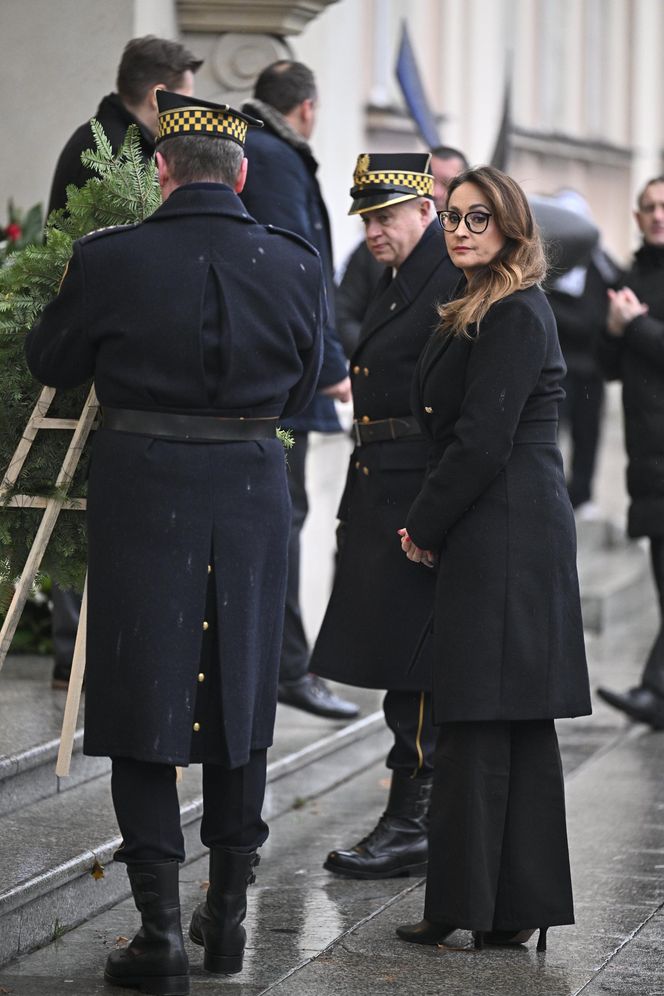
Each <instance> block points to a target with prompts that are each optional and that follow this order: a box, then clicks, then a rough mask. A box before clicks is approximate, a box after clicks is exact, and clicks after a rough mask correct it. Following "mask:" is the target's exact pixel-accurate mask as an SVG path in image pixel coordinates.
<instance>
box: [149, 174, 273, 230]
mask: <svg viewBox="0 0 664 996" xmlns="http://www.w3.org/2000/svg"><path fill="white" fill-rule="evenodd" d="M196 214H222V215H224V216H225V217H229V218H237V219H239V220H240V221H247V222H250V223H251V224H254V225H255V224H256V222H255V221H254V219H253V218H252V217H251V215H250V214H248V213H247V209H246V208H245V206H244V204H243V203H242V201H241V200H240V198H239V197H238V195H237V194H236V193H235V192H234V191H232V190H231V188H230V187H227V186H226V184H224V183H187V184H185V185H184V186H182V187H178V188H177V189H176V190H174V191H173V193H172V194H171V195H170V197H168V199H167V200H165V201H164V203H163V204H162V205H161V206H160V207H158V208H157V210H156V211H155V212H154V214H152V215H150V217H149V218H146V222H151V221H163V220H165V219H168V218H175V217H178V216H182V215H196Z"/></svg>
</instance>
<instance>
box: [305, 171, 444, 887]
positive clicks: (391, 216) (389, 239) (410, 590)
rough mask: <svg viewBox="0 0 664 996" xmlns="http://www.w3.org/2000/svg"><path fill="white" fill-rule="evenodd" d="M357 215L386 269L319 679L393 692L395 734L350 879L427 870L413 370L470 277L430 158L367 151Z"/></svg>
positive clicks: (348, 856)
mask: <svg viewBox="0 0 664 996" xmlns="http://www.w3.org/2000/svg"><path fill="white" fill-rule="evenodd" d="M354 180H355V184H354V186H353V188H352V190H351V196H352V198H353V206H352V208H351V211H350V213H351V214H358V215H359V216H360V217H361V218H362V221H363V222H364V225H365V234H366V241H367V245H368V247H369V250H370V251H371V253H372V255H373V257H374V258H375V259H376V260H377V261H378V262H379V263H380V264H381V266H382V276H381V278H380V280H379V282H378V285H377V287H376V290H375V293H374V296H373V298H372V300H371V303H370V305H369V308H368V311H367V313H366V315H365V318H364V322H363V324H362V328H361V331H360V337H359V341H358V343H357V345H356V347H355V349H354V351H353V354H352V356H351V380H352V383H353V407H354V412H355V421H354V424H353V437H354V439H355V443H356V447H355V450H354V452H353V454H352V456H351V459H350V465H349V469H348V477H347V481H346V489H345V491H344V494H343V497H342V499H341V504H340V507H339V512H338V517H339V520H340V523H341V525H340V530H339V540H340V542H339V558H338V563H337V571H336V576H335V580H334V587H333V590H332V595H331V597H330V602H329V605H328V607H327V611H326V613H325V618H324V619H323V624H322V626H321V630H320V633H319V634H318V639H317V640H316V645H315V647H314V650H313V653H312V656H311V666H312V668H313V670H314V671H315V672H316V673H317V674H321V675H323V677H325V678H332V679H334V680H336V681H344V682H347V683H348V684H350V685H358V686H360V687H364V688H381V689H386V695H385V699H384V704H383V709H384V712H385V721H386V723H387V725H388V727H389V729H390V732H391V733H392V735H393V745H392V748H391V750H390V753H389V755H388V757H387V767H388V769H389V770H390V771H391V773H392V783H391V788H390V794H389V799H388V803H387V808H386V811H385V813H384V814H383V816H382V817H381V819H380V821H379V822H378V825H377V826H376V827H375V829H374V830H373V831H372V832H371V833H370V834H369V835H368V836H367V837H365V838H364V839H363V840H361V841H360V842H359V843H357V844H356V845H355V846H354V847H351V848H349V849H348V850H335V851H332V852H331V853H330V854H329V855H328V856H327V860H326V862H325V867H326V868H327V869H329V871H332V872H335V873H336V874H339V875H346V876H349V877H352V878H366V879H373V878H390V877H395V876H402V875H415V874H421V873H422V872H423V870H424V869H425V867H426V862H427V816H428V808H429V797H430V793H431V779H432V770H433V749H434V744H435V739H436V734H435V727H434V725H433V717H432V715H431V660H430V658H429V655H428V651H427V649H426V646H425V648H424V649H423V652H422V653H421V654H420V655H419V658H418V662H417V666H416V667H414V668H413V669H410V668H409V664H410V661H411V659H412V658H413V656H414V652H415V650H416V646H417V643H418V640H419V638H420V635H421V634H422V633H423V632H424V631H425V628H426V625H427V622H428V620H429V618H430V616H431V612H432V608H433V595H434V587H435V577H434V572H433V571H431V570H427V569H426V568H425V567H421V566H420V565H415V564H412V563H410V561H406V563H405V564H404V563H403V561H404V559H405V558H403V557H402V558H400V557H399V554H400V553H401V551H400V549H399V548H398V543H397V549H396V550H395V545H394V544H395V537H396V536H397V530H398V529H399V528H401V526H402V525H403V523H402V522H401V521H400V520H401V519H403V520H404V521H405V515H406V514H407V512H408V509H409V508H410V505H411V503H412V502H413V500H414V499H415V497H416V495H417V494H418V492H419V490H420V487H421V485H422V480H423V478H424V471H425V467H426V464H427V459H428V456H429V446H428V443H427V441H426V440H425V439H424V436H423V435H422V434H421V431H420V429H419V427H418V426H417V423H416V420H415V418H414V417H413V415H412V413H411V406H410V390H411V381H412V379H413V373H414V371H415V364H416V363H417V359H418V357H419V355H420V353H421V351H422V349H423V348H424V345H425V343H426V342H427V341H428V339H429V337H430V336H431V334H432V333H433V331H434V329H435V328H436V326H437V324H438V312H437V305H438V304H439V303H442V302H444V301H446V300H448V299H449V297H450V295H451V293H452V290H453V288H454V287H455V286H456V284H457V283H458V280H459V271H458V270H457V268H456V267H455V266H454V265H453V263H452V262H451V260H450V258H449V256H448V255H447V250H446V248H445V241H444V239H443V233H442V230H441V228H440V225H439V223H438V219H437V218H436V214H435V209H434V205H433V176H432V174H431V171H430V167H429V155H428V154H426V153H401V154H399V153H394V154H384V155H380V154H376V155H374V154H371V155H364V156H360V158H359V160H358V164H357V168H356V170H355V176H354Z"/></svg>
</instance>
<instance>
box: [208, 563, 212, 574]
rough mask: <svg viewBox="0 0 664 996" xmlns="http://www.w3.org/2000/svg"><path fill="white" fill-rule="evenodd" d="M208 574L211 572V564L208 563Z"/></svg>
mask: <svg viewBox="0 0 664 996" xmlns="http://www.w3.org/2000/svg"><path fill="white" fill-rule="evenodd" d="M208 574H212V564H208Z"/></svg>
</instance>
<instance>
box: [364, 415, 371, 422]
mask: <svg viewBox="0 0 664 996" xmlns="http://www.w3.org/2000/svg"><path fill="white" fill-rule="evenodd" d="M362 421H363V422H370V421H371V419H370V418H369V416H368V415H363V416H362Z"/></svg>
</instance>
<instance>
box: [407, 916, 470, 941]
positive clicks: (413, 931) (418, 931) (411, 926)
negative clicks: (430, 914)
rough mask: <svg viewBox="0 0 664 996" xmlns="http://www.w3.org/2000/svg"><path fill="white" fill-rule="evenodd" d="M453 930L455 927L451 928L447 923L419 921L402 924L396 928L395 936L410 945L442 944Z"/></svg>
mask: <svg viewBox="0 0 664 996" xmlns="http://www.w3.org/2000/svg"><path fill="white" fill-rule="evenodd" d="M455 930H456V927H451V926H450V924H449V923H435V922H434V921H432V920H420V922H419V923H404V924H403V925H402V926H401V927H397V936H398V937H400V938H401V940H402V941H409V942H410V943H411V944H442V943H443V941H444V940H445V938H446V937H449V936H450V934H453V933H454V931H455Z"/></svg>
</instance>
